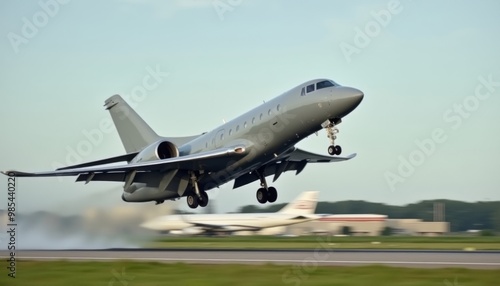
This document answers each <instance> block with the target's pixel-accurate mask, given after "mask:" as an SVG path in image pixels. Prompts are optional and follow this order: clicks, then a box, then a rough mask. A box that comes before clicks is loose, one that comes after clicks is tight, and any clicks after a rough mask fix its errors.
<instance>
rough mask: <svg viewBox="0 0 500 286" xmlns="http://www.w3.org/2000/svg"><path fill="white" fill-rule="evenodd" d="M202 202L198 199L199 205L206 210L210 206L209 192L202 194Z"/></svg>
mask: <svg viewBox="0 0 500 286" xmlns="http://www.w3.org/2000/svg"><path fill="white" fill-rule="evenodd" d="M200 196H201V200H200V199H198V204H199V205H200V207H202V208H204V207H206V206H207V205H208V195H207V192H204V191H203V192H200Z"/></svg>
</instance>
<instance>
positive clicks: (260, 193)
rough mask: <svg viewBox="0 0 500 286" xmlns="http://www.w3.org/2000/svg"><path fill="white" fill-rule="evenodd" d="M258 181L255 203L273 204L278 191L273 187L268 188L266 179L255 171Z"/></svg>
mask: <svg viewBox="0 0 500 286" xmlns="http://www.w3.org/2000/svg"><path fill="white" fill-rule="evenodd" d="M255 172H256V173H257V175H258V176H259V179H260V186H261V187H260V188H259V189H258V190H257V194H256V197H257V201H258V202H259V203H261V204H265V203H266V202H270V203H274V202H275V201H276V199H277V198H278V191H277V190H276V188H274V187H268V186H267V182H266V178H265V177H264V176H263V175H262V174H261V173H260V172H258V171H255Z"/></svg>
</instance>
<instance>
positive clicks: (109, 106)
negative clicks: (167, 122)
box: [104, 94, 161, 153]
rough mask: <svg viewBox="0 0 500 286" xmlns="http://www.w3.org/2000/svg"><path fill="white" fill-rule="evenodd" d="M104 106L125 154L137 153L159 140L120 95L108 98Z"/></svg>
mask: <svg viewBox="0 0 500 286" xmlns="http://www.w3.org/2000/svg"><path fill="white" fill-rule="evenodd" d="M104 106H105V107H106V110H109V113H110V114H111V118H112V119H113V122H114V123H115V126H116V130H117V131H118V135H120V139H121V140H122V143H123V147H125V151H126V152H127V153H132V152H138V151H140V150H141V149H143V148H144V147H146V146H147V145H150V144H152V143H154V142H156V141H158V140H159V139H160V138H161V137H160V136H158V135H157V134H156V133H155V132H154V131H153V129H151V127H149V125H148V124H147V123H146V122H145V121H144V120H143V119H142V118H141V117H140V116H139V115H138V114H137V113H136V112H135V111H134V110H133V109H132V108H131V107H130V106H129V105H128V104H127V102H125V100H123V98H122V97H121V96H120V95H118V94H115V95H113V96H111V97H110V98H108V99H107V100H106V101H105V102H104Z"/></svg>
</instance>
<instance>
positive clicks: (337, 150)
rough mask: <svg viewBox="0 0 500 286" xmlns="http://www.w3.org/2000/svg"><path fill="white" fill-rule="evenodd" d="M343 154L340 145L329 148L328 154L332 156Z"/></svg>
mask: <svg viewBox="0 0 500 286" xmlns="http://www.w3.org/2000/svg"><path fill="white" fill-rule="evenodd" d="M341 153H342V147H340V145H330V146H328V154H330V155H332V156H333V155H340V154H341Z"/></svg>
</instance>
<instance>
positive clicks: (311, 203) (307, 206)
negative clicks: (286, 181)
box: [279, 191, 319, 215]
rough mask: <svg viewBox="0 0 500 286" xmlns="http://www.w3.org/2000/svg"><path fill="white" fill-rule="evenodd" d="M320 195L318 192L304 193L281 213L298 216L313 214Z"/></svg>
mask: <svg viewBox="0 0 500 286" xmlns="http://www.w3.org/2000/svg"><path fill="white" fill-rule="evenodd" d="M318 193H319V192H316V191H308V192H303V193H302V194H300V195H299V196H298V197H297V198H296V199H295V200H294V201H292V202H291V203H289V204H288V205H286V206H285V207H284V208H282V209H281V210H280V211H279V213H286V214H297V215H307V214H313V213H314V211H315V210H316V205H317V204H318Z"/></svg>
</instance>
